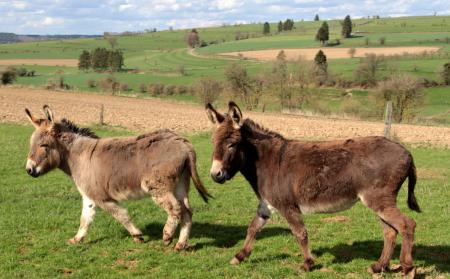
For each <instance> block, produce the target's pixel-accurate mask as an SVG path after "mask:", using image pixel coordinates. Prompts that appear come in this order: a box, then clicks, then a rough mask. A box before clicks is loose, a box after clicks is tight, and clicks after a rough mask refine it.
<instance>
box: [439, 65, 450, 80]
mask: <svg viewBox="0 0 450 279" xmlns="http://www.w3.org/2000/svg"><path fill="white" fill-rule="evenodd" d="M440 74H441V79H442V84H444V85H450V62H449V63H445V64H444V66H442V70H441V72H440Z"/></svg>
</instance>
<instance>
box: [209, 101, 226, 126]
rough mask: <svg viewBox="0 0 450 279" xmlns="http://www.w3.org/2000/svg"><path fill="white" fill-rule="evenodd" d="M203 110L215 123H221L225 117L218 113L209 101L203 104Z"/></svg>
mask: <svg viewBox="0 0 450 279" xmlns="http://www.w3.org/2000/svg"><path fill="white" fill-rule="evenodd" d="M205 110H206V115H207V116H208V118H209V120H210V121H211V122H212V123H214V124H216V125H218V124H220V123H222V121H223V120H224V119H225V117H223V115H222V114H220V113H218V112H217V111H216V110H215V109H214V108H213V106H212V105H211V104H210V103H208V104H207V105H206V106H205Z"/></svg>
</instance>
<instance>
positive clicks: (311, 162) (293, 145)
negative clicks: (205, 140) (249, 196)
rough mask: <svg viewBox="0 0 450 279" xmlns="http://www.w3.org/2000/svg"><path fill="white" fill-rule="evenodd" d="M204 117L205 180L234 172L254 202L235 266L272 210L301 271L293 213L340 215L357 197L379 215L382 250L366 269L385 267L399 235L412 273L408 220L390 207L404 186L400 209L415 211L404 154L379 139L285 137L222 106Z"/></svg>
mask: <svg viewBox="0 0 450 279" xmlns="http://www.w3.org/2000/svg"><path fill="white" fill-rule="evenodd" d="M206 110H207V113H208V117H209V118H210V119H211V121H213V123H215V124H216V130H215V131H214V134H213V144H214V151H213V166H212V167H211V177H212V178H213V179H214V180H215V181H216V182H218V183H223V182H225V180H229V179H231V178H232V177H233V176H234V175H235V174H236V173H237V172H241V173H242V174H243V176H244V177H245V178H246V179H247V180H248V181H249V183H250V185H251V186H252V188H253V190H254V192H255V194H256V195H257V197H258V198H259V200H260V203H259V206H258V209H257V213H256V216H255V218H254V219H253V221H252V222H251V224H250V226H249V228H248V231H247V237H246V240H245V243H244V247H243V248H242V249H241V251H240V252H239V253H238V254H236V256H235V257H234V258H233V260H232V263H233V264H235V263H239V262H241V261H243V260H244V259H245V258H246V257H248V256H249V255H250V252H251V247H252V243H253V240H254V237H255V235H256V233H257V232H258V231H260V230H261V229H262V227H263V226H264V224H265V223H266V221H267V219H269V218H270V215H271V212H272V211H273V210H276V211H278V212H279V213H280V214H281V215H282V216H283V217H284V218H285V219H286V220H287V222H288V223H289V226H290V228H291V231H292V233H293V234H294V235H295V237H296V238H297V241H298V243H299V244H300V247H301V248H302V250H303V255H304V265H303V266H304V268H305V269H306V270H309V269H310V268H311V266H312V264H313V258H312V255H311V252H310V249H309V244H308V234H307V231H306V228H305V226H304V224H303V221H302V220H301V219H299V217H300V214H302V213H303V214H308V213H330V212H338V211H341V210H345V209H347V208H350V207H351V206H353V205H354V204H355V203H356V202H357V201H358V200H360V201H361V202H362V203H363V204H364V205H365V206H367V207H368V208H370V209H372V210H373V211H374V212H375V214H377V215H378V216H379V218H380V222H381V224H382V226H383V230H384V236H385V245H384V248H383V252H382V255H381V257H380V259H379V260H378V261H377V262H376V263H374V264H373V265H372V266H371V270H372V271H373V272H381V271H383V270H387V269H388V267H389V261H390V258H391V255H392V252H393V250H394V245H395V237H396V235H397V233H400V234H401V235H402V237H403V242H402V250H401V254H400V263H401V265H402V267H403V272H404V273H405V274H406V273H409V272H410V271H411V270H413V262H412V247H413V239H414V228H415V225H416V224H415V222H414V220H412V219H411V218H409V217H407V216H405V215H403V214H402V213H401V212H400V211H399V209H398V208H397V206H396V199H397V193H398V191H399V189H400V187H401V185H402V184H403V182H404V181H405V179H406V178H409V183H408V206H409V207H410V208H411V209H413V210H415V211H418V212H420V208H419V206H418V204H417V201H416V198H415V195H414V186H415V183H416V172H415V166H414V162H413V158H412V156H411V153H410V152H408V150H406V149H405V148H404V147H403V146H401V145H400V144H398V143H394V142H392V141H389V140H387V139H386V138H384V137H364V138H354V139H348V140H339V141H329V142H303V141H296V140H288V139H285V138H284V137H283V136H281V135H280V134H278V133H276V132H272V131H270V130H267V129H265V128H263V127H261V126H260V125H258V124H256V123H255V122H253V121H252V120H250V119H246V120H243V119H242V113H241V111H240V109H239V108H238V107H237V106H236V104H234V103H232V102H230V104H229V111H228V113H227V114H226V115H223V114H220V113H218V112H217V111H216V110H215V109H214V108H213V107H212V106H211V105H208V106H207V107H206Z"/></svg>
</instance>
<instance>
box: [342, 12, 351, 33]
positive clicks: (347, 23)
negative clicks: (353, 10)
mask: <svg viewBox="0 0 450 279" xmlns="http://www.w3.org/2000/svg"><path fill="white" fill-rule="evenodd" d="M351 35H352V20H351V19H350V16H349V15H347V16H346V17H345V19H344V22H343V23H342V36H343V37H344V38H350V37H351Z"/></svg>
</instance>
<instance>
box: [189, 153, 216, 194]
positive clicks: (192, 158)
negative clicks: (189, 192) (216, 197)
mask: <svg viewBox="0 0 450 279" xmlns="http://www.w3.org/2000/svg"><path fill="white" fill-rule="evenodd" d="M196 161H197V156H196V155H195V151H194V150H191V151H189V160H188V165H189V172H190V173H191V178H192V181H193V182H194V185H195V188H196V189H197V191H198V193H199V194H200V196H201V197H202V199H203V200H204V201H205V202H208V198H213V196H211V195H210V194H209V193H208V191H206V188H205V186H203V183H202V181H201V180H200V177H199V176H198V172H197V164H196Z"/></svg>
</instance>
